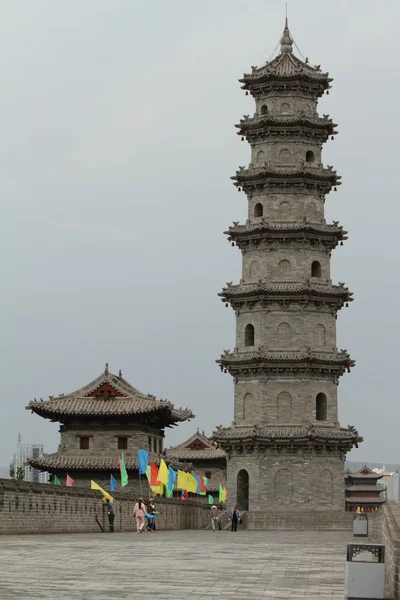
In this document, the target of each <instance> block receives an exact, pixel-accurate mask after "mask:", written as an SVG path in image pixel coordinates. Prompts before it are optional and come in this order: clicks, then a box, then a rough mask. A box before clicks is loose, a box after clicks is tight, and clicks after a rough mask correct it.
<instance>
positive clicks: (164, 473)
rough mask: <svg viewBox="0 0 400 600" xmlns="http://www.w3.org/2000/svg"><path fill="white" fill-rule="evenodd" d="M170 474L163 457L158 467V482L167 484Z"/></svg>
mask: <svg viewBox="0 0 400 600" xmlns="http://www.w3.org/2000/svg"><path fill="white" fill-rule="evenodd" d="M168 476H169V471H168V467H167V465H166V464H165V462H164V459H161V462H160V468H159V469H158V475H157V483H163V484H164V485H166V484H167V482H168Z"/></svg>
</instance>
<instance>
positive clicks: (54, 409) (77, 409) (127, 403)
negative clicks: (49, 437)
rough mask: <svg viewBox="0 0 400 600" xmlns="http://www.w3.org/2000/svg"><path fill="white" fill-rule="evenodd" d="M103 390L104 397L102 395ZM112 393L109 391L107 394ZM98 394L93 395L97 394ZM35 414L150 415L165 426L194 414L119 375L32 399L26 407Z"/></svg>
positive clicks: (103, 375)
mask: <svg viewBox="0 0 400 600" xmlns="http://www.w3.org/2000/svg"><path fill="white" fill-rule="evenodd" d="M102 388H105V391H106V392H107V393H106V395H104V396H102V395H101V393H102ZM108 390H111V391H108ZM97 392H98V393H99V395H96V393H97ZM26 409H27V410H31V411H33V412H35V413H37V414H38V415H40V416H42V417H45V418H49V419H57V418H64V417H68V416H116V417H126V416H135V415H145V414H152V415H153V416H155V417H157V416H159V418H160V419H162V420H163V421H165V422H167V423H170V424H172V423H174V422H178V421H186V420H187V419H190V418H193V417H194V415H193V413H192V411H191V410H189V409H188V408H175V406H174V405H173V404H172V403H171V402H169V401H168V400H156V398H155V397H154V396H151V395H145V394H142V393H141V392H139V391H138V390H136V389H135V388H134V387H132V386H131V385H130V384H129V383H128V382H127V381H126V380H125V379H123V377H122V375H121V374H120V375H119V376H117V375H113V374H112V373H109V371H108V367H106V369H105V371H104V373H103V374H102V375H100V376H99V377H97V378H96V379H94V380H93V381H92V382H91V383H89V384H88V385H86V386H84V387H82V388H80V389H79V390H77V391H75V392H72V393H70V394H66V395H64V394H60V395H59V396H58V397H54V396H50V398H49V400H45V401H42V400H41V401H38V400H36V399H35V400H33V401H31V402H29V404H28V406H26Z"/></svg>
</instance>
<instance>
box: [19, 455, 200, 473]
mask: <svg viewBox="0 0 400 600" xmlns="http://www.w3.org/2000/svg"><path fill="white" fill-rule="evenodd" d="M124 460H125V466H126V470H127V471H137V470H138V464H137V460H136V457H131V456H129V455H126V454H124ZM155 460H156V462H157V463H158V460H157V459H155ZM166 462H167V463H168V464H170V465H171V466H172V467H173V468H174V469H177V468H179V469H181V470H182V469H183V470H185V471H186V470H189V467H190V468H192V466H193V465H189V464H188V463H187V462H185V463H181V462H177V461H171V460H166ZM27 463H28V464H29V465H30V466H31V467H33V468H34V469H39V470H40V471H49V472H50V473H51V472H54V471H108V472H116V471H118V470H119V466H118V457H117V456H116V457H105V458H103V457H99V456H66V455H65V454H60V453H58V452H54V453H53V454H43V455H42V456H41V457H40V458H30V459H28V461H27Z"/></svg>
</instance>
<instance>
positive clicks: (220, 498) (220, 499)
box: [218, 484, 224, 502]
mask: <svg viewBox="0 0 400 600" xmlns="http://www.w3.org/2000/svg"><path fill="white" fill-rule="evenodd" d="M223 497H224V488H223V487H222V485H221V484H219V498H218V502H222V500H223Z"/></svg>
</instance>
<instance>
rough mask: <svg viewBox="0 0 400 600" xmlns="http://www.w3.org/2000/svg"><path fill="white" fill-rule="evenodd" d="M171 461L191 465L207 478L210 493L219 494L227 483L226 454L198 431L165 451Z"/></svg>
mask: <svg viewBox="0 0 400 600" xmlns="http://www.w3.org/2000/svg"><path fill="white" fill-rule="evenodd" d="M165 455H166V457H167V458H168V459H169V460H171V461H180V462H183V463H191V464H192V465H193V470H194V471H195V472H197V473H199V474H200V475H203V476H205V477H207V479H208V482H209V491H210V493H212V492H217V491H218V489H219V485H220V484H222V485H224V486H225V483H226V452H225V451H224V450H222V449H221V448H217V445H216V443H215V442H213V441H212V440H210V439H209V438H208V437H206V436H205V435H204V433H202V434H201V433H200V432H199V430H197V433H195V434H194V435H192V436H191V437H190V438H189V439H188V440H186V441H185V442H183V443H182V444H179V445H178V446H173V447H170V448H167V449H166V450H165Z"/></svg>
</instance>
